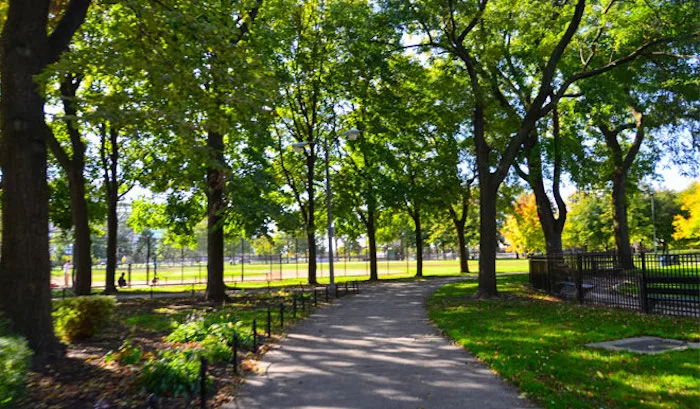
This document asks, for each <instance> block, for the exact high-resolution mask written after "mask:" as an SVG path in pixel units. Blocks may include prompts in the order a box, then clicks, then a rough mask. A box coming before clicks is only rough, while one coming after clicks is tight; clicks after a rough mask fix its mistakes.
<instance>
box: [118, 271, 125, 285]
mask: <svg viewBox="0 0 700 409" xmlns="http://www.w3.org/2000/svg"><path fill="white" fill-rule="evenodd" d="M124 274H125V273H122V275H121V276H120V277H119V280H118V283H119V287H120V288H122V287H126V279H125V278H124Z"/></svg>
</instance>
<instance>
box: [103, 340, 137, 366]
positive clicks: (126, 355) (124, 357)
mask: <svg viewBox="0 0 700 409" xmlns="http://www.w3.org/2000/svg"><path fill="white" fill-rule="evenodd" d="M142 357H143V352H142V351H141V349H140V348H139V347H137V346H134V344H133V342H132V341H131V340H130V339H127V340H125V341H124V342H123V343H122V345H121V346H120V347H119V349H118V350H117V351H116V352H115V351H109V352H108V353H107V355H106V356H105V362H106V363H110V362H117V363H119V364H121V365H136V364H137V363H139V362H140V361H141V358H142Z"/></svg>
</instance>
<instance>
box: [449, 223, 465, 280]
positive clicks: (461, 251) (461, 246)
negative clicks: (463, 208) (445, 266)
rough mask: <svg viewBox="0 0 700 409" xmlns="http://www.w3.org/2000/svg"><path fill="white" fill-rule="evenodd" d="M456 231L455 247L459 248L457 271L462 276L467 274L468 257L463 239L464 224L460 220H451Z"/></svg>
mask: <svg viewBox="0 0 700 409" xmlns="http://www.w3.org/2000/svg"><path fill="white" fill-rule="evenodd" d="M452 221H453V222H454V224H455V230H457V245H458V246H459V271H460V272H462V273H464V274H469V263H468V260H469V255H468V254H467V245H466V242H465V238H464V223H462V222H461V221H460V220H455V219H452Z"/></svg>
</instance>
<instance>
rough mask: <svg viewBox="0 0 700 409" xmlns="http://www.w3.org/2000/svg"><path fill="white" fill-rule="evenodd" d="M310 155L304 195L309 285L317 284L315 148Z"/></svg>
mask: <svg viewBox="0 0 700 409" xmlns="http://www.w3.org/2000/svg"><path fill="white" fill-rule="evenodd" d="M309 149H310V150H311V153H310V154H309V155H308V156H307V158H306V169H307V173H306V193H307V195H308V198H309V200H308V203H307V215H306V242H307V245H308V246H309V260H308V261H309V274H308V275H309V277H308V281H309V284H312V285H316V284H318V279H317V278H316V268H317V266H316V251H317V249H316V214H315V212H316V203H315V202H314V200H315V194H314V164H315V163H316V156H315V153H314V152H315V151H314V149H315V147H314V145H311V147H310V148H309Z"/></svg>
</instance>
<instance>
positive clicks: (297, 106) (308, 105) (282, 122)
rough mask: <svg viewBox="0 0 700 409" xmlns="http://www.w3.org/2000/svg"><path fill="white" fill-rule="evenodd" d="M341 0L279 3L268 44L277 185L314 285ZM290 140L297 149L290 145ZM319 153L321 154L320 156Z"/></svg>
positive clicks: (334, 122)
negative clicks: (285, 196) (299, 233)
mask: <svg viewBox="0 0 700 409" xmlns="http://www.w3.org/2000/svg"><path fill="white" fill-rule="evenodd" d="M345 6H346V4H345V3H344V2H328V3H326V2H324V1H318V2H317V1H310V2H304V3H298V4H297V3H294V4H286V3H285V7H282V8H279V9H278V12H279V13H280V15H279V16H278V30H277V33H278V35H280V36H281V37H278V38H279V41H278V42H277V46H276V47H275V49H274V54H273V55H274V66H275V71H276V75H277V77H278V78H280V79H281V84H280V88H281V89H280V94H281V100H280V101H279V104H278V105H277V106H276V111H277V116H278V121H277V124H276V126H275V127H274V131H275V132H276V134H277V149H278V161H277V169H278V174H279V177H280V180H281V181H282V182H281V184H282V185H285V186H286V188H287V189H289V190H290V191H291V195H292V196H293V198H294V199H293V201H294V203H293V205H292V206H293V207H292V208H293V209H295V210H296V211H299V214H300V216H301V219H302V222H303V225H304V230H305V235H306V240H307V246H308V250H309V267H308V282H309V283H310V284H316V283H317V282H318V280H317V277H316V269H317V265H316V257H317V242H316V237H317V236H316V235H317V230H318V219H317V212H318V210H319V209H318V208H317V198H318V197H319V194H318V185H319V182H320V181H321V180H323V179H324V178H323V176H324V173H327V172H325V171H326V170H327V169H324V170H323V171H322V170H321V169H323V168H321V166H324V167H325V163H326V162H329V161H330V157H329V155H330V152H329V146H330V145H332V144H333V137H334V136H335V135H336V132H335V131H336V127H337V113H336V112H335V110H334V109H335V105H336V104H337V103H338V101H339V93H338V89H337V87H336V85H337V83H338V81H337V76H339V75H341V73H340V70H339V58H338V42H339V35H340V34H341V33H340V29H339V25H340V22H341V21H342V18H341V17H340V16H343V15H344V14H345V13H346V12H347V10H346V8H345ZM292 144H297V145H296V146H297V147H298V148H301V151H300V152H294V151H292V149H291V146H292ZM321 155H323V156H321Z"/></svg>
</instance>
